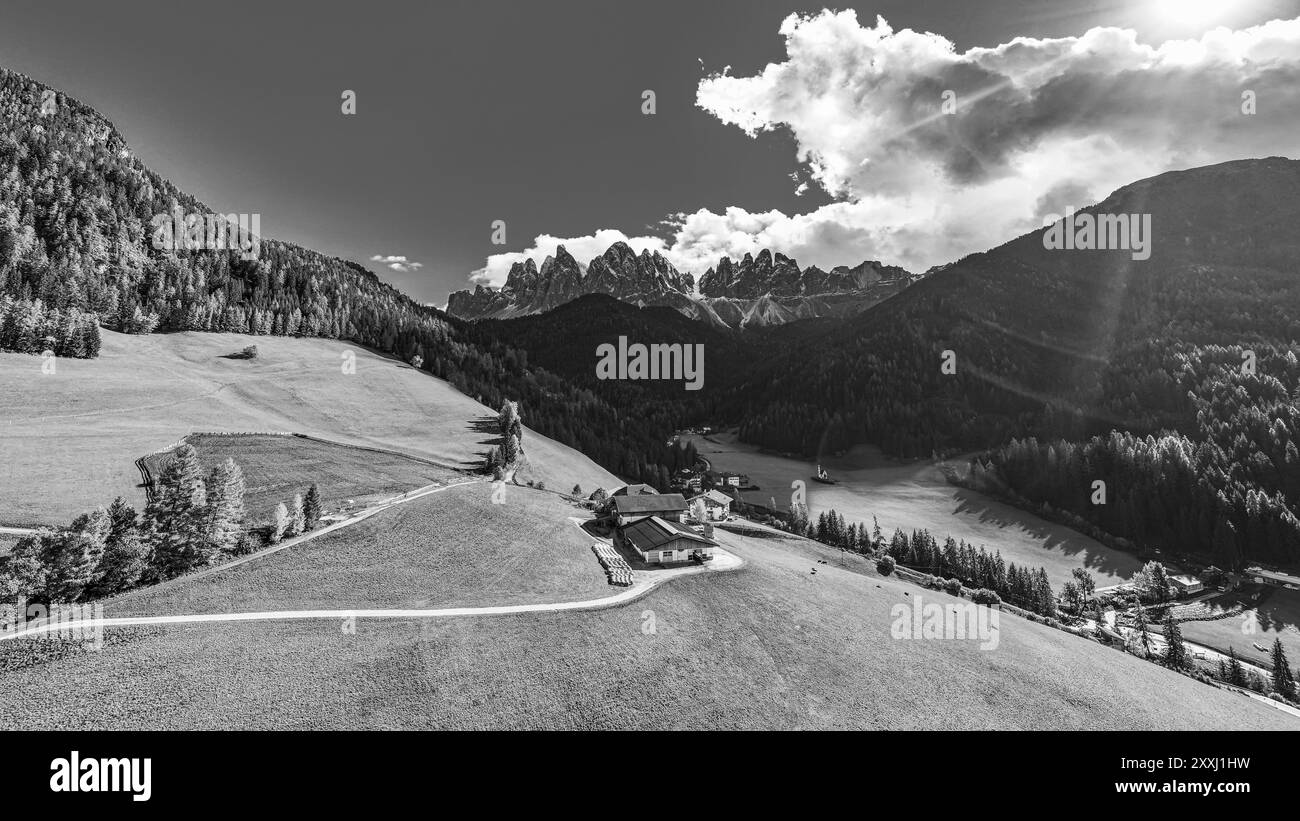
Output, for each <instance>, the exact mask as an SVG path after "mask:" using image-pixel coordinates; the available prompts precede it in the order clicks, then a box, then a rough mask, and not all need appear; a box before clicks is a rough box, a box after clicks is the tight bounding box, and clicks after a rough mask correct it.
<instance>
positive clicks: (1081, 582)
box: [1070, 567, 1097, 611]
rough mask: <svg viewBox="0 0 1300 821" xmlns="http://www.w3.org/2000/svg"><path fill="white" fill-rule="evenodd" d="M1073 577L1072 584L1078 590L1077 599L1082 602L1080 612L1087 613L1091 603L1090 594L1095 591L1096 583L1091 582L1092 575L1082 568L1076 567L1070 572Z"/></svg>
mask: <svg viewBox="0 0 1300 821" xmlns="http://www.w3.org/2000/svg"><path fill="white" fill-rule="evenodd" d="M1070 575H1071V576H1073V577H1074V583H1075V584H1076V585H1077V586H1078V588H1079V598H1080V600H1081V601H1082V610H1083V611H1087V609H1088V603H1089V602H1090V601H1092V594H1093V593H1095V592H1096V591H1097V583H1096V582H1095V581H1093V578H1092V574H1091V573H1089V572H1088V571H1087V570H1084V569H1083V568H1082V567H1076V568H1074V570H1072V571H1070Z"/></svg>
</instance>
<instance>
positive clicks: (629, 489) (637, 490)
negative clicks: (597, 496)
mask: <svg viewBox="0 0 1300 821" xmlns="http://www.w3.org/2000/svg"><path fill="white" fill-rule="evenodd" d="M658 494H659V491H657V490H655V489H654V488H652V487H650V486H649V485H623V487H621V488H619V489H618V490H616V491H614V492H613V493H611V494H610V495H611V496H645V495H656V496H657V495H658Z"/></svg>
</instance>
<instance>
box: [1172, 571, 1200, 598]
mask: <svg viewBox="0 0 1300 821" xmlns="http://www.w3.org/2000/svg"><path fill="white" fill-rule="evenodd" d="M1169 582H1170V584H1172V585H1173V586H1174V590H1176V591H1177V592H1178V594H1179V595H1180V596H1191V595H1194V594H1196V593H1200V592H1201V591H1202V590H1204V589H1205V583H1204V582H1202V581H1201V580H1200V579H1198V578H1196V577H1195V576H1173V577H1172V578H1170V579H1169Z"/></svg>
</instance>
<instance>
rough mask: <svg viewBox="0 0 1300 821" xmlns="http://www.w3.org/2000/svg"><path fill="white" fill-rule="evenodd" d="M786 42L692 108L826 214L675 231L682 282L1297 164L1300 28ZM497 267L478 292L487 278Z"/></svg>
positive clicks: (795, 30) (823, 33)
mask: <svg viewBox="0 0 1300 821" xmlns="http://www.w3.org/2000/svg"><path fill="white" fill-rule="evenodd" d="M779 33H780V35H781V36H782V37H784V39H785V51H786V56H785V59H784V60H783V61H781V62H779V63H772V64H769V65H767V66H766V67H765V68H763V69H762V70H761V71H759V72H757V73H755V74H753V75H750V76H730V74H729V72H728V71H727V70H724V71H723V72H721V73H718V74H713V75H709V76H707V77H705V78H703V79H702V80H701V81H700V83H699V86H698V88H697V92H696V104H697V106H698V107H699V108H701V109H702V110H704V111H706V112H708V113H710V114H712V115H713V116H714V117H716V118H717V119H718V120H719V121H720V122H722V123H725V124H728V125H733V126H736V127H737V128H738V129H740V130H741V131H743V132H744V133H745V134H747V135H749V136H750V137H752V138H761V135H762V134H764V133H765V132H771V131H777V130H783V131H786V132H788V133H789V134H790V135H792V136H793V138H794V141H795V144H796V146H797V158H798V160H799V161H800V162H801V163H802V164H803V165H804V166H805V168H804V174H803V175H802V176H803V177H806V178H807V180H808V181H810V182H811V183H812V184H815V185H817V186H820V187H821V188H822V189H823V190H824V191H826V192H827V193H828V194H830V195H831V196H832V197H834V198H835V199H836V201H835V202H832V203H830V204H828V205H825V206H822V207H820V208H818V209H816V210H814V211H811V212H809V213H806V214H794V215H787V214H784V213H781V212H779V211H768V212H761V213H755V212H750V211H748V210H745V209H743V208H737V207H732V208H727V209H725V210H724V211H723V212H722V213H714V212H711V211H708V210H700V211H697V212H695V213H693V214H678V215H675V216H673V217H672V218H671V219H670V228H671V230H672V231H673V232H674V234H673V238H672V240H671V241H669V242H667V243H661V245H664V246H665V247H663V248H662V251H663V253H664V254H665V255H666V256H668V257H669V259H671V260H672V261H673V262H674V264H677V265H678V266H679V267H686V268H687V270H692V271H695V272H696V273H699V272H701V271H703V270H704V268H705V267H707V266H708V265H711V264H714V263H715V262H716V260H717V258H718V256H721V255H722V254H729V255H731V256H733V257H734V256H737V255H741V254H744V253H745V252H747V251H748V252H752V251H756V250H759V249H760V248H763V247H771V248H773V249H774V250H779V251H782V252H783V253H786V254H789V255H790V256H793V257H795V258H796V259H798V260H799V261H800V263H801V264H805V265H806V264H817V265H820V266H822V267H827V266H830V265H838V264H856V263H857V262H860V261H861V260H863V259H867V258H872V259H880V260H883V261H885V262H890V263H897V264H902V265H904V266H906V267H908V268H911V269H912V270H924V269H926V268H928V267H930V266H932V265H936V264H939V263H943V262H948V261H951V260H954V259H957V258H959V257H961V256H963V255H965V254H968V253H971V252H973V251H980V250H984V249H986V248H989V247H993V246H995V245H998V244H1000V243H1002V242H1005V241H1006V240H1008V239H1010V238H1012V237H1014V236H1017V235H1019V234H1021V233H1023V232H1025V231H1028V230H1031V229H1033V228H1037V227H1039V225H1041V219H1042V216H1043V214H1045V213H1060V212H1062V211H1063V210H1064V209H1065V207H1067V206H1071V205H1073V206H1082V205H1086V204H1090V203H1093V202H1096V201H1099V200H1101V199H1103V198H1104V197H1105V196H1106V195H1107V194H1109V193H1110V192H1111V191H1113V190H1115V189H1116V188H1119V187H1121V186H1123V185H1126V184H1128V183H1130V182H1133V181H1135V180H1138V179H1141V178H1144V177H1149V176H1153V175H1155V174H1159V173H1161V172H1164V171H1167V170H1171V169H1176V168H1187V167H1193V166H1199V165H1207V164H1212V163H1217V162H1223V161H1226V160H1231V159H1240V158H1244V157H1261V156H1271V155H1277V154H1291V155H1294V154H1295V146H1296V144H1297V143H1296V139H1295V134H1296V133H1298V132H1300V19H1296V20H1289V21H1287V20H1274V21H1272V22H1269V23H1265V24H1262V25H1259V26H1255V27H1252V28H1247V29H1243V30H1240V31H1230V30H1228V29H1226V28H1219V29H1215V30H1213V31H1210V32H1207V33H1206V34H1204V35H1202V36H1201V37H1200V38H1199V39H1196V40H1179V41H1170V42H1166V43H1163V44H1160V45H1150V44H1145V43H1142V42H1139V41H1138V38H1137V34H1136V32H1134V31H1132V30H1127V29H1119V28H1106V27H1103V28H1094V29H1091V30H1089V31H1087V32H1085V33H1083V34H1081V35H1079V36H1076V37H1063V38H1052V39H1038V38H1028V37H1018V38H1015V39H1013V40H1012V41H1010V42H1008V43H1004V44H1001V45H997V46H994V47H989V48H971V49H968V50H966V51H963V52H959V51H957V50H956V48H955V47H954V45H953V44H952V42H950V41H949V40H947V39H946V38H944V37H942V36H940V35H938V34H932V33H918V32H915V31H911V30H909V29H904V30H902V31H894V29H893V28H892V27H891V26H890V25H889V24H888V23H887V22H886V21H885V20H884V19H883V18H876V21H875V24H874V25H871V26H864V25H862V24H861V23H860V22H859V21H858V18H857V15H856V14H855V13H854V12H853V11H844V12H831V11H823V12H821V13H818V14H814V15H807V16H801V15H797V14H796V15H791V16H789V17H787V18H786V19H785V20H784V21H783V22H782V24H781V27H780V30H779ZM1246 92H1251V93H1253V95H1254V98H1255V101H1256V106H1257V113H1256V114H1254V115H1253V116H1247V115H1246V114H1244V113H1243V107H1242V106H1243V94H1244V93H1246ZM945 102H947V103H948V105H947V106H945ZM948 112H951V113H948ZM802 184H803V183H801V185H802ZM601 233H602V234H609V233H613V234H618V233H619V232H610V231H606V232H601ZM599 236H600V234H597V235H593V237H590V238H575V239H570V240H566V241H565V244H566V245H567V246H569V248H570V250H571V251H574V248H575V247H579V246H580V247H584V248H591V249H592V250H593V251H594V253H592V254H590V255H589V256H588V257H587V258H584V257H583V256H582V255H579V254H578V253H577V252H576V251H574V254H575V256H577V257H578V259H579V260H580V261H582V262H586V261H587V259H588V258H589V257H590V256H594V255H595V253H599V252H600V251H602V250H604V249H603V248H599V249H597V248H596V246H598V245H600V242H599V241H593V242H591V243H589V244H588V243H586V240H595V238H596V237H599ZM620 236H621V234H620ZM542 239H547V240H549V239H550V238H539V242H538V243H537V245H538V246H539V249H540V247H541V246H543V245H545V244H546V243H543V242H542V241H541V240H542ZM652 241H655V240H652V238H645V237H643V238H638V240H636V241H634V242H641V243H643V244H649V243H651V242H652ZM634 247H635V244H634ZM495 259H496V257H494V258H492V259H491V260H489V262H488V265H487V266H486V267H485V268H484V269H483V270H482V271H481V272H479V273H481V274H484V277H485V278H486V279H485V281H497V279H496V276H495V272H498V271H499V270H500V266H499V265H497V264H495V263H494V262H493V260H495ZM508 267H509V266H508V265H506V268H507V269H508ZM485 272H490V273H485ZM501 276H502V277H504V274H503V273H502V274H501Z"/></svg>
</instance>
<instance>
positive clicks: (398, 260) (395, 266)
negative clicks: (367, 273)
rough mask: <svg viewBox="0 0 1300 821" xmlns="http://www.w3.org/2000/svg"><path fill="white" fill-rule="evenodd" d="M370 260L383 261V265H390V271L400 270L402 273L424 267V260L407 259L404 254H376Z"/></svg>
mask: <svg viewBox="0 0 1300 821" xmlns="http://www.w3.org/2000/svg"><path fill="white" fill-rule="evenodd" d="M370 261H371V262H378V263H381V264H383V265H386V266H388V269H389V270H390V271H400V272H401V273H407V272H409V271H418V270H420V269H421V268H423V267H424V263H423V262H415V261H413V260H409V259H407V258H406V257H404V256H393V255H384V254H375V255H374V256H373V257H371V258H370Z"/></svg>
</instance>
